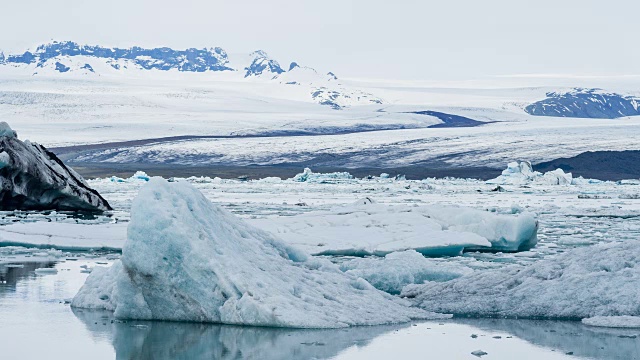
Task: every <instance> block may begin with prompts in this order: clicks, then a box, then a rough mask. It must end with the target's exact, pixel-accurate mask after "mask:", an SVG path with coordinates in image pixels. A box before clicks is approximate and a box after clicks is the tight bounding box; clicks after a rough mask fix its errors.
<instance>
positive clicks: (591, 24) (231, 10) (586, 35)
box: [0, 0, 640, 80]
mask: <svg viewBox="0 0 640 360" xmlns="http://www.w3.org/2000/svg"><path fill="white" fill-rule="evenodd" d="M639 13H640V2H639V1H635V0H625V1H622V0H609V1H606V2H605V1H595V0H536V1H533V0H437V1H433V0H413V1H408V0H321V1H318V0H315V1H309V0H290V1H288V0H235V1H217V0H214V1H204V0H201V1H196V0H179V1H176V0H171V1H167V0H153V1H149V0H138V1H136V0H108V1H104V0H55V1H51V0H20V1H8V0H2V4H1V5H0V49H4V50H5V51H7V50H11V51H16V50H20V51H24V50H25V49H26V48H29V47H33V46H34V45H36V44H40V43H43V42H47V41H49V40H51V39H55V40H74V41H77V42H80V43H87V44H98V45H106V46H120V47H128V46H132V45H140V46H144V47H151V46H170V47H175V48H186V47H198V48H202V47H213V46H220V47H222V48H224V49H225V50H227V51H228V52H231V53H233V52H250V51H252V50H256V49H263V50H265V51H267V52H268V53H269V54H270V55H271V56H272V57H274V58H275V59H276V60H278V61H279V62H280V63H281V64H282V65H283V67H284V66H286V65H288V63H289V62H290V61H294V60H295V61H297V62H299V63H300V64H303V65H309V66H312V67H316V68H317V69H318V70H321V71H334V72H335V73H336V74H337V75H338V76H341V77H358V78H388V79H417V80H429V79H461V78H477V77H485V76H491V75H507V74H521V73H547V74H548V73H564V74H579V75H594V74H598V75H610V74H618V75H620V74H640V46H639V42H640V21H639V20H638V14H639Z"/></svg>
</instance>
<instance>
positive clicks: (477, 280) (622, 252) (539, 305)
mask: <svg viewBox="0 0 640 360" xmlns="http://www.w3.org/2000/svg"><path fill="white" fill-rule="evenodd" d="M638 264H640V241H635V240H633V241H632V240H628V241H625V242H615V243H606V244H598V245H593V246H590V247H585V248H581V249H574V250H572V251H569V252H566V253H563V254H560V255H556V256H554V257H551V258H548V259H545V260H540V261H538V262H536V263H533V264H532V265H528V266H519V265H512V266H509V267H505V268H501V269H489V270H484V271H477V272H474V273H472V274H470V275H466V276H462V277H459V278H457V279H454V280H451V281H448V282H444V283H437V282H429V283H426V284H422V285H407V286H406V287H405V288H404V289H403V291H402V295H403V296H405V297H409V298H413V301H414V302H415V304H416V305H418V306H420V307H422V308H425V309H429V310H430V311H441V312H450V313H453V314H454V315H462V316H480V317H487V316H488V317H514V318H515V317H517V318H554V319H583V318H588V317H594V316H620V315H629V316H639V315H640V303H639V302H638V299H640V286H638V284H640V266H639V265H638Z"/></svg>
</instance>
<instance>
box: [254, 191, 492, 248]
mask: <svg viewBox="0 0 640 360" xmlns="http://www.w3.org/2000/svg"><path fill="white" fill-rule="evenodd" d="M425 211H426V210H425V209H424V207H409V206H388V205H384V204H377V203H374V202H372V201H371V200H366V199H363V200H358V201H357V202H356V203H354V204H351V205H347V206H339V207H335V208H333V209H331V210H330V211H318V212H312V213H307V214H302V215H297V216H281V217H278V218H273V219H251V220H250V223H251V224H253V225H255V226H257V227H259V228H261V229H263V230H267V231H269V232H271V233H273V234H276V235H277V236H278V237H280V238H281V239H283V240H285V241H286V242H288V243H290V244H292V245H295V246H298V247H301V248H303V249H304V250H306V251H307V252H309V253H311V254H314V255H351V256H365V255H377V256H384V255H386V254H389V253H392V252H396V251H404V250H415V251H418V252H420V253H422V254H425V255H430V256H456V255H460V254H461V253H462V251H463V250H464V249H465V248H467V247H474V248H487V249H488V248H490V247H491V243H490V242H489V241H488V240H487V239H486V238H485V237H482V236H480V235H478V234H475V233H473V232H468V231H457V230H453V229H450V230H443V226H442V225H441V224H440V223H439V222H438V221H436V220H434V219H432V218H430V217H429V215H428V214H426V213H425ZM435 211H437V210H434V212H435ZM485 214H486V215H488V216H495V215H493V214H488V213H485Z"/></svg>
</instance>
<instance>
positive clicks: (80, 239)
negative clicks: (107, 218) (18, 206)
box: [0, 221, 127, 250]
mask: <svg viewBox="0 0 640 360" xmlns="http://www.w3.org/2000/svg"><path fill="white" fill-rule="evenodd" d="M126 229H127V224H126V223H106V224H100V225H95V224H78V223H76V222H44V221H36V222H28V223H24V222H16V223H13V224H10V225H5V226H0V245H1V246H28V247H37V248H46V249H49V248H55V249H61V250H100V249H103V250H120V249H122V245H123V244H124V240H125V239H126V232H127V230H126Z"/></svg>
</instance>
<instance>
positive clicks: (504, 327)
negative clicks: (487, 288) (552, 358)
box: [455, 319, 640, 360]
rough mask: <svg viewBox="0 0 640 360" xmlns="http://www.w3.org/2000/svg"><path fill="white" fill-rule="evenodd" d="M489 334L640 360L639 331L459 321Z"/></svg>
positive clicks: (524, 322) (574, 323)
mask: <svg viewBox="0 0 640 360" xmlns="http://www.w3.org/2000/svg"><path fill="white" fill-rule="evenodd" d="M455 322H457V323H461V324H467V325H472V326H475V327H477V328H480V329H482V330H486V331H494V332H496V331H502V332H506V333H509V334H511V335H513V336H516V337H518V338H521V339H523V340H526V341H528V342H530V343H532V344H535V345H538V346H542V347H545V348H550V349H555V350H556V351H562V352H572V353H573V355H575V356H579V357H588V358H592V359H621V360H638V359H640V329H611V328H598V327H592V326H585V325H583V324H582V323H581V322H579V321H552V320H513V319H456V320H455Z"/></svg>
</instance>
